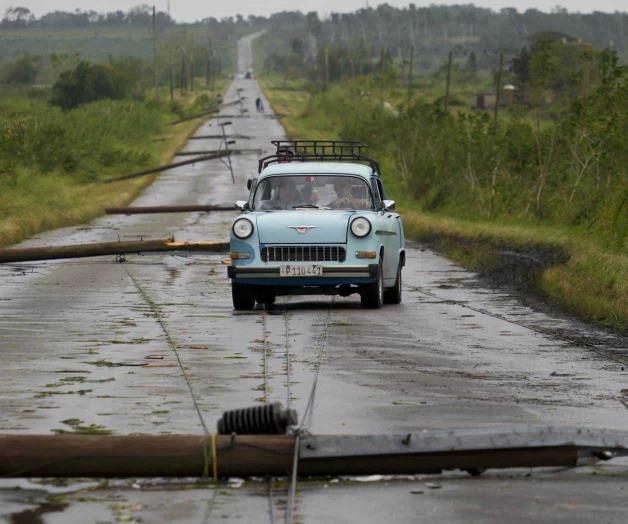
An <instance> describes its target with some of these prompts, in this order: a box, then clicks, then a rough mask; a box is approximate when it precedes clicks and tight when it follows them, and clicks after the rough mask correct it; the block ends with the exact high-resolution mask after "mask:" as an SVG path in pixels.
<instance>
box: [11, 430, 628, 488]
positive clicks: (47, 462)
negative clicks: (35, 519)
mask: <svg viewBox="0 0 628 524" xmlns="http://www.w3.org/2000/svg"><path fill="white" fill-rule="evenodd" d="M295 446H298V450H297V451H298V462H297V465H298V474H299V476H300V477H309V476H329V475H332V476H335V475H373V474H382V475H402V474H403V475H405V474H419V473H432V474H434V473H440V472H442V471H445V470H455V469H458V470H463V471H468V472H470V473H471V474H474V475H475V474H479V473H481V472H482V471H484V470H485V469H489V468H496V469H503V468H535V467H575V466H578V465H582V464H591V463H595V462H597V461H598V460H609V459H612V458H614V457H619V456H628V433H626V432H620V431H590V430H582V429H569V428H534V427H531V428H524V429H520V430H517V431H508V430H506V429H500V430H485V429H480V430H477V429H476V430H473V429H471V430H451V431H439V430H424V431H418V432H416V433H408V434H406V435H355V436H352V435H307V434H304V435H300V436H299V438H298V440H297V438H296V437H295V436H294V435H290V434H286V435H236V434H232V435H221V434H218V435H212V436H211V437H203V436H195V435H133V436H97V435H16V434H9V435H0V476H2V477H197V476H198V477H201V476H208V475H211V474H212V472H215V474H216V476H217V477H231V476H237V477H252V476H265V475H271V476H283V475H288V474H289V472H290V471H291V469H292V465H293V457H294V451H295V449H294V447H295Z"/></svg>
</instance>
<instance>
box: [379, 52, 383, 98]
mask: <svg viewBox="0 0 628 524" xmlns="http://www.w3.org/2000/svg"><path fill="white" fill-rule="evenodd" d="M379 105H380V106H381V107H384V48H383V47H382V49H381V51H380V54H379Z"/></svg>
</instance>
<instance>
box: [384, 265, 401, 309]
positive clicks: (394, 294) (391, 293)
mask: <svg viewBox="0 0 628 524" xmlns="http://www.w3.org/2000/svg"><path fill="white" fill-rule="evenodd" d="M384 304H401V264H400V265H399V267H398V268H397V280H395V285H394V286H393V287H391V288H390V289H385V290H384Z"/></svg>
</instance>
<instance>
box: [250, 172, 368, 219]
mask: <svg viewBox="0 0 628 524" xmlns="http://www.w3.org/2000/svg"><path fill="white" fill-rule="evenodd" d="M299 208H313V209H356V210H371V209H373V197H372V195H371V191H370V189H369V186H368V184H367V183H366V181H365V180H364V179H362V178H360V177H357V176H346V175H281V176H269V177H267V178H264V179H263V180H262V181H261V182H260V183H259V184H258V186H257V189H256V191H255V198H254V200H253V209H255V210H257V211H264V210H273V209H299Z"/></svg>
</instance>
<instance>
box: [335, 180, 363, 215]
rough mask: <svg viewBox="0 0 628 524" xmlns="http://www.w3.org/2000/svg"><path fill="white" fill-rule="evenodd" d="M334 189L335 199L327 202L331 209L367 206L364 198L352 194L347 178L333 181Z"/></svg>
mask: <svg viewBox="0 0 628 524" xmlns="http://www.w3.org/2000/svg"><path fill="white" fill-rule="evenodd" d="M334 191H335V192H336V200H334V201H333V202H330V203H329V207H331V208H332V209H365V208H368V207H369V205H368V202H367V201H366V200H364V199H362V198H355V197H354V196H353V194H352V193H351V182H349V181H348V180H339V181H338V182H335V183H334Z"/></svg>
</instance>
